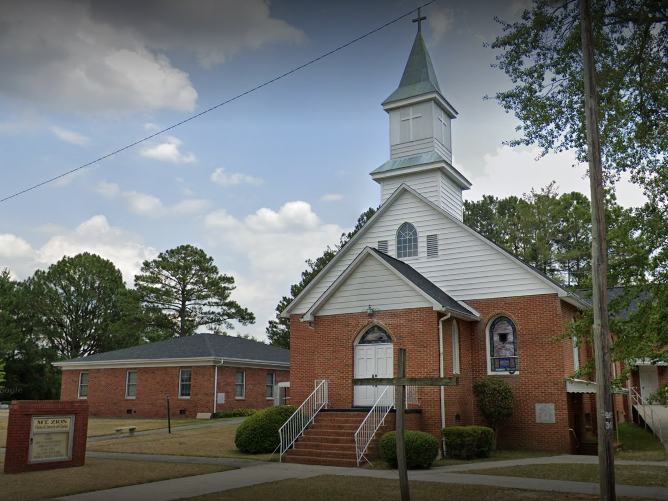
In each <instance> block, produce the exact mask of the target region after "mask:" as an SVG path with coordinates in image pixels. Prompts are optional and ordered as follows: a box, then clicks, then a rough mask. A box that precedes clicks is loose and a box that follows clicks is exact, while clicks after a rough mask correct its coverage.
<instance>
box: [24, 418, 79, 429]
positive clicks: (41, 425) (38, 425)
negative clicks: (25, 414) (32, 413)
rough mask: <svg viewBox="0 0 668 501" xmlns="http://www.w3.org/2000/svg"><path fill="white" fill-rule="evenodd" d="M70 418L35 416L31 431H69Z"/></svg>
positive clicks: (70, 425)
mask: <svg viewBox="0 0 668 501" xmlns="http://www.w3.org/2000/svg"><path fill="white" fill-rule="evenodd" d="M71 429H72V418H69V417H65V418H35V421H34V425H33V431H70V430H71Z"/></svg>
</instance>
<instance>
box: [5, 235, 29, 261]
mask: <svg viewBox="0 0 668 501" xmlns="http://www.w3.org/2000/svg"><path fill="white" fill-rule="evenodd" d="M33 253H34V251H33V249H32V247H31V246H30V244H29V243H28V242H26V241H25V240H23V239H22V238H20V237H17V236H16V235H12V234H9V233H0V257H1V258H5V259H8V258H16V257H21V256H30V255H32V254H33Z"/></svg>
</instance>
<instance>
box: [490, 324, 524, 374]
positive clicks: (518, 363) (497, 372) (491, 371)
mask: <svg viewBox="0 0 668 501" xmlns="http://www.w3.org/2000/svg"><path fill="white" fill-rule="evenodd" d="M499 317H506V318H507V319H509V320H510V321H511V322H512V323H513V325H514V326H515V335H518V334H517V324H516V323H515V321H514V320H513V319H512V318H510V316H508V315H506V314H503V313H502V314H499V315H495V316H493V317H492V318H490V319H489V321H488V322H487V325H486V326H485V350H486V352H487V354H486V357H487V375H488V376H518V375H519V374H520V371H519V365H520V357H519V348H518V349H517V355H516V358H517V367H518V368H517V369H516V370H515V371H513V373H512V374H511V373H510V371H493V370H492V355H491V349H490V348H491V346H490V344H489V341H490V339H489V337H490V336H489V329H490V328H491V327H492V324H493V323H494V321H495V320H496V319H497V318H499ZM516 343H517V341H516Z"/></svg>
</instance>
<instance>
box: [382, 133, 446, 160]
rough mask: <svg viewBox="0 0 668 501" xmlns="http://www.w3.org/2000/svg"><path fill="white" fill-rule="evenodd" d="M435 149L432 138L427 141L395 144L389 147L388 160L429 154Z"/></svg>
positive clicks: (419, 140)
mask: <svg viewBox="0 0 668 501" xmlns="http://www.w3.org/2000/svg"><path fill="white" fill-rule="evenodd" d="M435 149H436V144H435V142H434V138H433V137H429V138H427V139H417V140H415V141H410V142H406V143H400V144H395V145H392V146H391V147H390V158H391V159H392V160H394V159H395V158H400V157H410V156H413V155H420V154H422V153H429V152H432V151H434V150H435Z"/></svg>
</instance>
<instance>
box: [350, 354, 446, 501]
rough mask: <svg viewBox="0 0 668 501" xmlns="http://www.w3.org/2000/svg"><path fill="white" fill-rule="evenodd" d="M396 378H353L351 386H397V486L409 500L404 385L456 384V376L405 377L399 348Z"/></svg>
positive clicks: (403, 362) (404, 363) (406, 500)
mask: <svg viewBox="0 0 668 501" xmlns="http://www.w3.org/2000/svg"><path fill="white" fill-rule="evenodd" d="M397 376H398V377H396V378H382V377H381V378H377V377H374V378H355V379H353V386H396V387H397V403H396V405H395V407H396V410H397V466H398V468H399V487H400V489H401V501H410V499H411V495H410V490H409V487H408V468H407V466H406V439H405V429H406V426H405V419H404V394H405V388H406V386H456V385H457V382H458V381H457V378H456V377H435V378H407V377H406V349H405V348H400V349H399V361H398V368H397Z"/></svg>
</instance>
